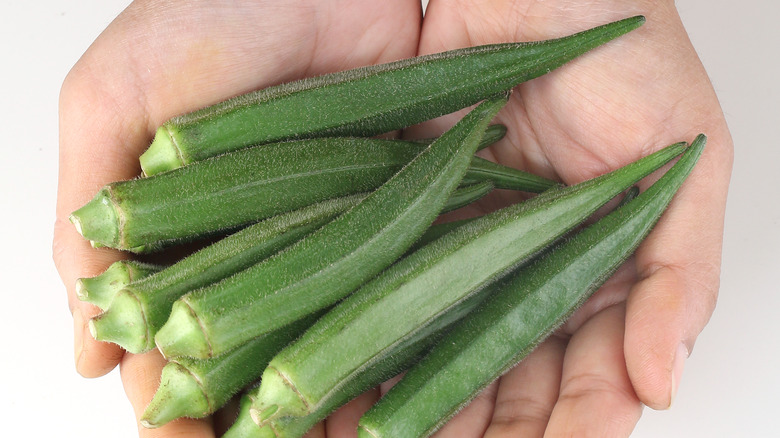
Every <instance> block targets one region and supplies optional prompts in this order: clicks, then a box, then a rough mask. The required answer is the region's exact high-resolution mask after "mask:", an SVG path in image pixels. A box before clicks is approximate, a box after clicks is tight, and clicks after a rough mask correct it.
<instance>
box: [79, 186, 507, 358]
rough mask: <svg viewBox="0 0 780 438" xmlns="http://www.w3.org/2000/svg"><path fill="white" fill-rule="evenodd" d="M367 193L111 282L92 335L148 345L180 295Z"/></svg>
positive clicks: (463, 190) (467, 198)
mask: <svg viewBox="0 0 780 438" xmlns="http://www.w3.org/2000/svg"><path fill="white" fill-rule="evenodd" d="M492 189H493V184H492V183H490V182H482V183H477V184H473V185H469V186H464V187H460V188H458V189H457V190H455V191H454V192H453V194H452V195H451V196H450V197H449V199H448V200H447V203H446V204H445V206H444V208H443V209H442V212H447V211H451V210H454V209H457V208H460V207H462V206H464V205H468V204H470V203H472V202H474V201H476V200H477V199H479V198H481V197H483V196H485V195H486V194H487V193H489V192H490V191H491V190H492ZM367 195H368V194H366V193H362V194H357V195H350V196H345V197H341V198H335V199H329V200H327V201H323V202H320V203H317V204H314V205H311V206H307V207H304V208H302V209H299V210H295V211H292V212H289V213H283V214H281V215H278V216H274V217H272V218H269V219H266V220H264V221H262V222H259V223H256V224H253V225H250V226H248V227H246V228H244V229H242V230H241V231H238V232H236V233H234V234H231V235H230V236H227V237H225V238H223V239H221V240H218V241H217V242H215V243H213V244H211V245H209V246H207V247H205V248H203V249H201V250H199V251H197V252H195V253H193V254H192V255H190V256H188V257H185V258H184V259H182V260H180V261H178V262H176V263H175V264H173V265H171V266H170V267H168V268H166V269H163V270H161V271H159V272H156V273H154V275H150V276H149V277H148V278H139V279H138V280H137V281H133V282H130V283H129V284H128V282H127V281H126V282H125V283H124V284H122V285H121V287H120V285H116V288H118V289H119V290H114V291H113V294H112V297H111V299H112V300H113V301H112V302H111V305H110V306H108V305H107V308H106V309H105V312H103V313H102V314H100V315H98V316H96V317H95V318H93V319H92V320H91V321H90V323H89V329H90V332H91V334H92V336H93V337H94V338H95V339H97V340H99V341H106V342H113V343H115V344H118V345H120V346H121V347H122V348H124V349H125V350H127V351H129V352H131V353H143V352H146V351H149V350H151V349H153V348H154V346H155V344H154V336H155V335H156V334H157V331H158V330H159V329H160V327H162V326H163V324H165V322H166V321H167V319H168V316H169V315H170V312H171V307H172V306H173V303H174V302H175V301H176V300H177V299H179V298H180V297H181V296H182V295H184V294H186V293H188V292H190V291H192V290H195V289H198V288H200V287H205V286H208V285H210V284H213V283H216V282H217V281H219V280H222V279H223V278H226V277H228V276H230V275H233V274H235V273H236V272H239V271H241V270H243V269H247V268H249V267H250V266H252V265H254V264H256V263H259V262H260V261H262V260H264V259H265V258H267V257H270V256H271V255H273V254H275V253H277V252H279V251H280V250H282V249H284V248H286V247H287V246H289V245H291V244H292V243H294V242H297V241H298V240H300V239H301V238H303V237H304V236H306V235H307V234H309V233H311V232H312V231H314V230H315V229H317V228H319V227H321V226H323V225H325V224H326V223H327V222H329V221H331V220H333V218H335V217H336V216H338V215H339V214H341V213H343V212H345V211H346V210H348V209H349V208H352V207H354V206H355V205H357V203H358V202H360V201H361V200H363V199H364V198H365V197H366V196H367ZM438 233H441V230H440V227H439V226H436V227H431V228H429V229H428V230H426V231H425V233H424V234H423V236H422V237H421V239H422V240H426V239H432V238H433V237H434V236H432V235H435V234H438ZM159 269H161V268H159ZM93 289H94V288H93ZM114 297H116V298H114Z"/></svg>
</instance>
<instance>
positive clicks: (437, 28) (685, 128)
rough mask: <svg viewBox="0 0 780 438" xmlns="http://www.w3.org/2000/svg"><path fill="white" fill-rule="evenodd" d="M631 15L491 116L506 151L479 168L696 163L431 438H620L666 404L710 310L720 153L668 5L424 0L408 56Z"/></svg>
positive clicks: (569, 175) (578, 175) (575, 170)
mask: <svg viewBox="0 0 780 438" xmlns="http://www.w3.org/2000/svg"><path fill="white" fill-rule="evenodd" d="M637 14H642V15H645V16H646V18H647V22H646V23H645V25H644V26H642V27H641V28H639V29H637V30H635V31H633V32H631V33H629V34H627V35H625V36H623V37H620V38H618V39H617V40H615V41H612V42H610V43H609V44H607V45H605V46H603V47H600V48H598V49H596V50H594V51H592V52H590V53H588V54H586V55H584V56H583V57H581V58H579V59H576V60H574V61H573V62H571V63H569V64H567V65H565V66H564V67H562V68H560V69H559V70H556V71H553V72H551V73H550V74H548V75H545V76H543V77H541V78H538V79H535V80H533V81H530V82H528V83H526V84H522V85H520V86H519V87H517V89H516V90H515V93H514V94H513V96H512V97H511V99H510V101H509V103H508V105H507V108H505V109H504V111H502V112H501V113H500V114H499V119H500V121H501V122H502V123H504V124H506V125H507V127H508V134H507V138H506V139H505V140H504V141H502V142H500V143H499V144H497V145H495V146H493V147H491V148H490V149H489V150H488V151H487V154H488V155H489V156H490V157H492V158H493V159H495V160H497V161H499V162H502V163H504V164H507V165H510V166H513V167H519V168H524V169H527V170H530V171H532V172H534V173H537V174H541V175H545V176H548V177H552V178H558V179H560V180H562V181H563V182H565V183H567V184H574V183H577V182H580V181H582V180H584V179H588V178H591V177H594V176H596V175H598V174H602V173H605V172H607V171H609V170H612V169H615V168H617V167H619V166H621V165H624V164H628V163H629V162H630V161H633V160H636V159H638V158H640V157H641V156H644V155H647V154H648V153H650V152H652V151H654V150H657V149H659V148H661V147H663V146H666V145H668V144H671V143H674V142H677V141H688V142H690V141H692V140H693V139H694V137H695V136H696V135H697V134H698V133H705V134H706V135H708V138H709V140H708V143H707V147H706V148H705V152H704V154H703V156H702V158H701V160H700V162H699V163H698V164H697V167H696V168H695V169H694V171H693V173H692V174H691V176H690V177H689V179H688V180H687V181H686V183H685V184H684V185H683V187H682V189H681V190H680V192H679V193H678V194H677V196H676V198H675V200H674V201H673V202H672V205H671V206H670V208H669V209H668V210H667V212H666V214H665V215H664V217H663V218H662V219H661V221H660V222H659V223H658V225H657V226H656V228H655V229H654V231H653V232H652V233H651V234H650V235H649V236H648V238H647V239H646V241H645V242H644V243H643V244H642V245H641V246H640V248H639V249H638V251H637V252H636V254H635V257H633V258H632V259H631V260H629V261H628V262H627V263H626V264H625V265H624V266H623V267H622V268H621V269H620V270H619V271H618V272H617V273H616V274H615V276H613V278H611V279H610V281H608V282H607V284H605V285H604V287H602V288H601V289H600V290H599V291H598V292H597V293H596V294H595V295H594V296H593V297H592V298H591V299H590V300H589V301H588V302H586V304H585V305H584V306H583V308H581V309H580V310H579V311H578V312H577V313H576V314H575V315H574V316H573V317H572V318H571V319H570V320H569V322H568V323H567V324H566V325H565V326H564V327H563V328H562V329H561V330H560V332H559V333H558V334H557V336H555V337H553V338H551V339H549V340H548V341H547V342H545V343H544V344H543V345H542V346H541V347H540V348H539V349H537V350H536V351H535V352H534V353H532V354H531V356H530V357H529V358H528V359H527V360H525V361H523V362H522V363H521V365H520V366H518V367H516V368H514V369H513V370H512V371H510V372H509V373H508V374H506V375H504V376H503V377H501V378H500V379H499V380H498V381H497V382H495V383H494V384H493V385H491V386H490V387H489V388H488V389H486V390H485V391H484V392H483V393H482V394H481V395H480V396H479V397H478V398H477V399H476V400H475V402H473V403H471V405H470V406H469V407H468V408H466V409H465V410H464V411H462V412H461V413H460V414H459V415H458V416H456V417H455V418H454V419H453V420H451V421H450V422H449V423H448V424H447V425H445V427H444V428H442V430H440V431H439V432H438V435H437V436H439V437H450V436H451V437H470V436H473V437H481V436H486V437H503V436H507V437H508V436H523V437H525V436H529V437H531V436H553V437H555V436H594V437H605V436H608V437H620V436H628V435H629V434H630V433H631V431H632V430H633V428H634V427H635V425H636V423H637V421H638V420H639V417H640V415H641V411H642V407H643V405H646V406H649V407H651V408H654V409H666V408H668V407H669V406H670V405H671V403H672V401H673V398H674V395H675V392H676V390H677V388H678V387H679V384H680V376H681V373H682V370H683V364H684V361H685V359H686V357H687V356H688V354H689V353H690V352H691V350H692V348H693V344H694V342H695V340H696V337H697V336H698V334H699V333H700V332H701V330H702V329H703V328H704V326H705V324H706V323H707V321H708V320H709V317H710V315H711V314H712V312H713V310H714V307H715V302H716V298H717V293H718V286H719V276H720V261H721V245H722V234H723V216H724V211H725V204H726V193H727V189H728V183H729V178H730V173H731V165H732V153H733V152H732V148H733V145H732V140H731V137H730V134H729V132H728V128H727V126H726V122H725V120H724V116H723V114H722V111H721V108H720V105H719V103H718V100H717V97H716V96H715V93H714V91H713V88H712V86H711V84H710V82H709V79H708V77H707V75H706V73H705V71H704V68H703V67H702V65H701V63H700V61H699V59H698V57H697V55H696V52H695V50H694V49H693V47H692V45H691V43H690V41H689V39H688V37H687V34H686V32H685V30H684V28H683V25H682V23H681V21H680V18H679V16H678V14H677V11H676V9H675V7H674V2H673V1H671V0H665V1H650V0H648V1H644V0H643V1H636V2H630V3H626V2H621V1H615V0H595V1H587V2H583V1H572V0H545V1H544V2H542V1H517V0H491V1H474V0H472V1H466V0H431V2H430V4H429V6H428V9H427V12H426V16H425V19H424V22H423V28H422V33H421V39H420V49H419V51H418V53H420V54H423V53H430V52H438V51H442V50H446V49H453V48H457V47H463V46H473V45H478V44H487V43H497V42H504V41H528V40H539V39H546V38H551V37H556V36H564V35H567V34H570V33H573V32H576V31H579V30H584V29H587V28H590V27H593V26H596V25H599V24H603V23H607V22H610V21H613V20H617V19H620V18H625V17H628V16H631V15H637ZM452 122H453V121H452V119H451V118H442V119H439V120H436V121H434V122H431V123H429V124H427V125H423V126H421V127H420V128H419V130H420V131H425V130H429V129H430V130H434V131H438V130H441V129H442V128H443V127H444V126H446V125H449V124H451V123H452ZM419 133H420V132H419V131H418V132H414V133H413V134H415V135H418V134H419ZM496 202H499V203H500V202H502V200H501V199H498V200H497V201H496Z"/></svg>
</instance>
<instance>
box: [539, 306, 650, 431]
mask: <svg viewBox="0 0 780 438" xmlns="http://www.w3.org/2000/svg"><path fill="white" fill-rule="evenodd" d="M624 318H625V308H624V306H622V305H617V306H613V307H610V308H608V309H605V310H603V311H602V312H600V313H598V314H597V315H594V316H593V318H591V319H590V320H588V321H587V322H586V323H585V324H584V325H583V326H582V327H581V328H580V329H579V330H578V331H577V333H575V334H574V336H572V338H571V339H570V340H569V345H568V347H567V349H566V356H565V358H564V363H563V374H562V376H561V388H560V396H559V397H558V401H557V403H556V405H555V408H554V409H553V412H552V414H551V415H550V423H549V425H548V427H547V430H546V432H545V436H551V437H558V436H583V437H591V436H592V437H622V436H624V437H627V436H629V435H630V434H631V431H632V430H633V429H634V426H636V422H637V421H639V417H640V416H641V413H642V404H641V403H640V402H639V399H638V398H637V397H636V394H635V393H634V389H633V387H632V386H631V381H630V380H629V378H628V374H627V372H626V365H625V360H624V357H623V329H624V324H623V322H624Z"/></svg>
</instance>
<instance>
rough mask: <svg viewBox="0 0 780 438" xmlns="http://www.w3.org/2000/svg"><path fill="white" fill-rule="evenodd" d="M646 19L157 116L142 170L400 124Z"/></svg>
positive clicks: (544, 68)
mask: <svg viewBox="0 0 780 438" xmlns="http://www.w3.org/2000/svg"><path fill="white" fill-rule="evenodd" d="M644 21H645V19H644V17H641V16H637V17H632V18H627V19H624V20H620V21H616V22H613V23H609V24H605V25H602V26H599V27H595V28H593V29H590V30H586V31H583V32H580V33H576V34H573V35H570V36H567V37H563V38H558V39H551V40H547V41H540V42H525V43H507V44H494V45H486V46H478V47H470V48H464V49H458V50H453V51H449V52H443V53H437V54H432V55H425V56H420V57H416V58H411V59H405V60H401V61H396V62H392V63H388V64H382V65H375V66H370V67H362V68H357V69H354V70H348V71H344V72H339V73H333V74H328V75H324V76H320V77H315V78H308V79H304V80H301V81H296V82H292V83H288V84H282V85H278V86H274V87H270V88H266V89H263V90H259V91H256V92H253V93H249V94H246V95H242V96H238V97H236V98H233V99H229V100H227V101H225V102H222V103H219V104H216V105H213V106H210V107H207V108H204V109H201V110H198V111H195V112H192V113H189V114H185V115H181V116H178V117H175V118H173V119H171V120H169V121H168V122H166V123H164V124H163V125H162V126H161V127H160V128H159V129H158V131H157V134H156V136H155V138H154V140H153V141H152V144H151V145H150V147H149V149H148V150H147V151H146V152H145V153H144V154H143V155H142V156H141V160H140V161H141V167H142V169H143V172H144V173H145V174H146V175H153V174H156V173H159V172H162V171H166V170H170V169H174V168H177V167H180V166H183V165H186V164H189V163H192V162H195V161H199V160H203V159H205V158H208V157H211V156H215V155H219V154H222V153H224V152H228V151H231V150H235V149H238V148H243V147H248V146H252V145H258V144H263V143H271V142H276V141H280V140H285V139H296V138H305V137H309V138H310V137H321V136H333V135H340V136H359V137H364V136H365V137H369V136H373V135H375V134H379V133H383V132H388V131H392V130H395V129H401V128H404V127H407V126H411V125H414V124H417V123H420V122H423V121H425V120H429V119H433V118H435V117H438V116H441V115H444V114H448V113H451V112H454V111H457V110H460V109H462V108H466V107H468V106H470V105H472V104H474V103H477V102H479V101H480V100H483V99H486V98H488V97H489V96H492V95H495V94H498V93H501V92H506V91H507V90H510V89H511V88H513V87H514V86H516V85H518V84H520V83H522V82H525V81H527V80H530V79H533V78H536V77H538V76H541V75H543V74H545V73H547V72H549V71H551V70H553V69H555V68H557V67H560V66H561V65H563V64H565V63H566V62H568V61H570V60H572V59H574V58H576V57H578V56H579V55H581V54H583V53H585V52H587V51H589V50H591V49H593V48H595V47H598V46H600V45H602V44H604V43H606V42H608V41H610V40H612V39H614V38H617V37H619V36H621V35H623V34H625V33H627V32H630V31H631V30H633V29H636V28H637V27H639V26H641V25H642V23H644ZM399 90H403V92H399Z"/></svg>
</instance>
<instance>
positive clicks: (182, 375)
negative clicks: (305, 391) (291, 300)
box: [141, 314, 320, 428]
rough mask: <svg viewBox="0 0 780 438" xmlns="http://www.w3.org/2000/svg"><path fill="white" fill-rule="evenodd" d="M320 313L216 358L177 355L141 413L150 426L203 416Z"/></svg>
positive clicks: (260, 369) (257, 374)
mask: <svg viewBox="0 0 780 438" xmlns="http://www.w3.org/2000/svg"><path fill="white" fill-rule="evenodd" d="M319 316H320V314H314V315H312V316H310V317H308V318H305V319H302V320H300V321H296V322H295V323H293V324H291V325H289V326H286V327H282V328H281V329H279V330H276V331H273V332H271V333H268V334H266V335H264V336H260V337H258V338H255V339H252V340H251V341H249V342H247V343H246V344H244V345H240V346H238V347H237V348H235V349H233V350H231V351H229V352H227V353H225V354H223V355H221V356H219V357H215V358H211V359H192V358H186V357H185V358H177V359H173V360H171V361H169V362H168V364H167V365H165V367H163V370H162V376H161V379H160V386H159V388H158V389H157V392H156V393H155V395H154V398H152V401H151V402H150V403H149V405H148V406H147V407H146V410H145V411H144V413H143V416H142V417H141V424H143V426H144V427H147V428H154V427H160V426H162V425H164V424H166V423H168V422H169V421H172V420H175V419H177V418H181V417H188V418H203V417H206V416H208V415H211V414H212V413H214V412H215V411H216V410H217V409H219V408H221V407H222V406H224V405H225V403H227V402H228V400H230V398H231V397H232V396H233V395H235V394H236V393H238V391H240V390H241V389H242V388H244V387H245V386H247V385H249V384H250V383H252V382H253V381H255V380H257V379H258V378H259V377H260V376H261V374H262V372H263V370H264V369H265V367H266V365H267V364H268V361H270V360H271V358H272V357H273V356H274V355H275V354H276V353H277V352H279V350H281V349H282V348H283V347H284V346H285V345H287V344H288V343H290V342H291V341H292V340H294V339H295V338H297V337H298V336H299V335H300V334H301V333H303V331H304V330H305V329H306V328H307V327H309V326H310V325H311V324H312V323H314V321H315V320H316V318H317V317H319Z"/></svg>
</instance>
